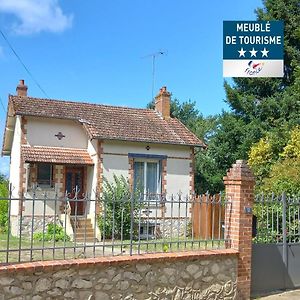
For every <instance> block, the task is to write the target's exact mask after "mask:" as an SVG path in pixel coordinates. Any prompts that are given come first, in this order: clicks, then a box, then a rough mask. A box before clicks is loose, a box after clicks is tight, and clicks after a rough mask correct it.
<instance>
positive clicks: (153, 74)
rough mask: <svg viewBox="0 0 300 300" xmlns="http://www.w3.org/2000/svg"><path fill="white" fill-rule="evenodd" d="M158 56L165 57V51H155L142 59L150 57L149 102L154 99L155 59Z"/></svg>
mask: <svg viewBox="0 0 300 300" xmlns="http://www.w3.org/2000/svg"><path fill="white" fill-rule="evenodd" d="M159 55H167V52H166V51H157V52H155V53H151V54H148V55H146V56H143V57H142V58H147V57H152V87H151V100H153V99H154V84H155V63H156V57H157V56H159Z"/></svg>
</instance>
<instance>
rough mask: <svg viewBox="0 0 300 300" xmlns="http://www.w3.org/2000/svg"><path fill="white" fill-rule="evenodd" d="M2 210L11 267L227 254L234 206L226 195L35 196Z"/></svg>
mask: <svg viewBox="0 0 300 300" xmlns="http://www.w3.org/2000/svg"><path fill="white" fill-rule="evenodd" d="M0 205H1V206H2V207H6V213H5V214H4V215H2V216H1V218H3V220H4V221H3V220H2V221H3V222H2V223H1V224H2V227H0V263H1V264H8V263H16V262H25V261H38V260H49V259H68V258H85V257H97V256H111V255H122V254H129V255H133V254H143V253H156V252H176V251H187V250H202V249H203V250H205V249H212V248H213V249H220V248H225V244H226V242H227V241H226V239H225V237H224V219H225V217H224V216H225V210H226V206H227V205H230V203H229V202H228V201H227V200H226V199H224V197H222V195H221V194H218V195H214V196H212V195H209V194H205V195H201V196H197V197H196V196H183V195H181V194H178V195H155V197H154V196H153V195H149V194H148V195H139V196H136V195H134V194H129V195H124V196H121V197H120V195H113V196H112V197H106V198H104V197H95V198H90V197H89V196H88V195H84V196H82V195H80V194H79V193H75V194H74V195H73V197H72V198H71V197H70V195H66V196H65V197H52V198H50V197H48V195H47V194H46V193H44V194H43V195H41V193H40V194H39V193H36V192H35V191H32V192H31V193H27V194H25V195H24V197H21V198H13V197H12V196H10V197H8V198H5V199H4V198H0ZM2 211H3V209H2ZM4 211H5V210H4ZM2 214H3V213H2ZM5 218H6V219H5Z"/></svg>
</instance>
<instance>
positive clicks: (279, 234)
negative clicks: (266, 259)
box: [253, 193, 300, 243]
mask: <svg viewBox="0 0 300 300" xmlns="http://www.w3.org/2000/svg"><path fill="white" fill-rule="evenodd" d="M253 212H254V218H253V221H254V222H253V223H254V235H255V238H254V242H255V243H298V242H299V241H300V197H296V196H287V195H286V194H285V193H283V194H281V195H277V196H276V195H274V194H271V195H264V194H260V195H257V196H256V197H255V202H254V210H253Z"/></svg>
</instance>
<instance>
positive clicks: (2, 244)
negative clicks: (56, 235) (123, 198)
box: [0, 233, 225, 264]
mask: <svg viewBox="0 0 300 300" xmlns="http://www.w3.org/2000/svg"><path fill="white" fill-rule="evenodd" d="M7 238H8V237H7V234H3V233H0V264H1V263H16V262H26V261H39V260H54V259H74V258H75V259H76V258H85V257H97V256H112V255H126V254H130V252H131V251H132V254H143V253H155V252H181V251H191V250H206V249H219V248H224V246H225V245H224V241H223V240H214V241H213V240H206V241H205V240H196V239H195V240H194V239H192V238H186V239H183V238H179V239H178V238H176V239H175V238H173V239H153V240H150V239H149V240H141V241H133V243H132V248H131V247H130V240H124V241H123V242H122V241H120V240H105V241H101V242H96V243H86V245H84V244H83V243H74V242H70V241H68V242H67V241H66V242H63V241H60V242H55V243H54V241H44V242H43V241H36V240H33V241H32V242H31V240H30V239H28V238H26V237H22V239H21V241H20V240H19V238H18V237H13V236H10V237H9V246H8V239H7ZM42 248H43V249H42ZM19 249H21V250H19ZM7 250H8V251H7ZM7 253H8V255H7Z"/></svg>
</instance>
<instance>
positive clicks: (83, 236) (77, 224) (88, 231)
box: [71, 218, 96, 243]
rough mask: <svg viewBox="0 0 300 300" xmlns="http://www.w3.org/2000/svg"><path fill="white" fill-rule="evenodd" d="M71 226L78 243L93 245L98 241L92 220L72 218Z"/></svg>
mask: <svg viewBox="0 0 300 300" xmlns="http://www.w3.org/2000/svg"><path fill="white" fill-rule="evenodd" d="M71 224H72V227H73V232H74V240H76V242H82V243H83V242H88V243H93V242H94V241H95V240H96V239H95V230H94V228H93V225H92V222H91V219H85V218H71Z"/></svg>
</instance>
